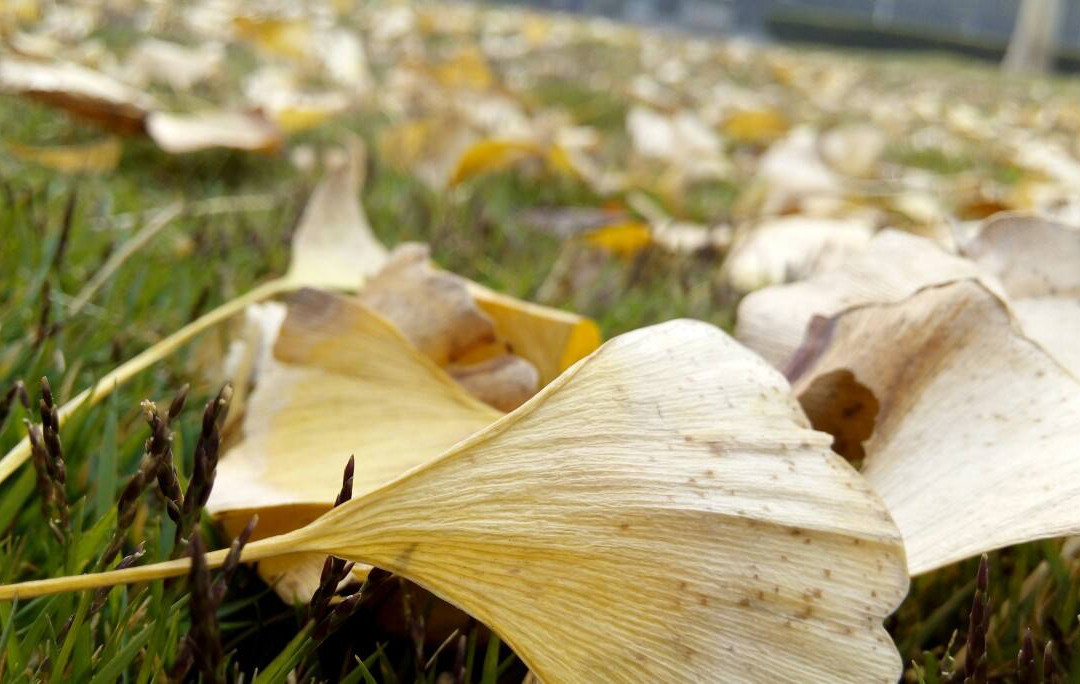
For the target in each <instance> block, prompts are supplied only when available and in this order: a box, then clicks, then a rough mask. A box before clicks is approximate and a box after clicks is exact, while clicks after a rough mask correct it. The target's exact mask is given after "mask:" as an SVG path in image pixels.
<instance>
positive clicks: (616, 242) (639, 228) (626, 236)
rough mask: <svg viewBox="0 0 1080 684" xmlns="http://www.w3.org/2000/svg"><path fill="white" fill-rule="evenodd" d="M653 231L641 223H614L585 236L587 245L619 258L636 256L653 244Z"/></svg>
mask: <svg viewBox="0 0 1080 684" xmlns="http://www.w3.org/2000/svg"><path fill="white" fill-rule="evenodd" d="M652 241H653V240H652V230H651V229H650V228H649V225H648V224H646V223H642V222H641V221H626V222H623V223H613V224H611V225H607V226H602V227H600V228H597V229H595V230H591V231H589V232H588V233H586V234H585V243H586V244H588V245H591V246H593V247H599V248H600V249H605V250H607V251H609V252H613V253H615V254H618V255H619V256H624V257H630V256H634V255H635V254H637V253H638V252H640V251H641V250H643V249H645V248H646V247H648V246H649V245H651V244H652Z"/></svg>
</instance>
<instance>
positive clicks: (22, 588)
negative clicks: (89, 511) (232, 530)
mask: <svg viewBox="0 0 1080 684" xmlns="http://www.w3.org/2000/svg"><path fill="white" fill-rule="evenodd" d="M301 540H302V536H300V535H297V534H296V533H289V534H281V535H277V536H275V537H268V538H266V539H260V540H259V541H256V542H251V543H250V544H248V545H246V546H245V547H244V549H243V551H242V552H241V554H240V562H241V563H251V562H254V561H258V560H263V559H265V558H273V557H275V556H281V555H284V554H288V553H296V552H297V551H298V550H300V551H302V550H303V549H302V548H298V544H297V542H299V541H301ZM228 555H229V549H218V550H217V551H211V552H209V553H207V554H206V564H207V566H208V567H209V568H211V569H213V568H219V567H221V565H222V564H223V563H224V562H225V559H226V557H228ZM190 567H191V559H190V558H177V559H176V560H170V561H163V562H161V563H151V564H150V565H142V566H135V567H132V568H124V569H123V570H109V571H107V572H91V573H86V574H83V575H69V576H67V577H50V578H49V579H42V580H30V581H28V582H18V583H15V584H5V585H2V586H0V601H10V600H12V599H15V598H18V599H19V600H22V599H27V598H33V597H36V596H48V595H50V594H62V593H65V592H70V591H82V590H84V589H97V588H99V587H111V586H115V585H118V584H134V583H136V582H149V581H150V580H156V579H164V578H166V577H179V576H180V575H184V574H187V572H188V570H189V569H190Z"/></svg>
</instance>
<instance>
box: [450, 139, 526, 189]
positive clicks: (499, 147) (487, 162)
mask: <svg viewBox="0 0 1080 684" xmlns="http://www.w3.org/2000/svg"><path fill="white" fill-rule="evenodd" d="M542 154H543V150H542V149H541V148H540V146H539V145H537V144H536V143H532V142H527V141H517V140H481V141H479V142H477V143H475V144H474V145H473V146H472V147H470V148H469V149H467V150H465V153H464V154H462V155H461V157H460V158H458V161H457V166H456V167H455V168H454V172H453V173H452V174H451V176H450V184H451V185H457V184H458V183H461V182H462V181H465V180H467V179H469V178H472V177H473V176H477V175H480V174H483V173H490V172H492V171H501V170H503V169H506V168H509V167H510V166H513V165H514V164H517V163H518V162H521V161H523V160H525V159H529V158H534V157H538V156H541V155H542Z"/></svg>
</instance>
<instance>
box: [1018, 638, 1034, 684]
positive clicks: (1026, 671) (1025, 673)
mask: <svg viewBox="0 0 1080 684" xmlns="http://www.w3.org/2000/svg"><path fill="white" fill-rule="evenodd" d="M1016 681H1017V683H1018V684H1039V671H1038V670H1037V669H1036V663H1035V638H1034V637H1033V636H1031V628H1030V627H1029V628H1028V629H1027V630H1025V631H1024V639H1023V641H1022V642H1021V644H1020V653H1018V654H1017V656H1016Z"/></svg>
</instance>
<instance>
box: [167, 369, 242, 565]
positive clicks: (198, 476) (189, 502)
mask: <svg viewBox="0 0 1080 684" xmlns="http://www.w3.org/2000/svg"><path fill="white" fill-rule="evenodd" d="M232 395H233V388H232V384H230V383H226V384H225V385H224V386H223V387H222V388H221V390H220V391H218V393H217V396H215V397H214V398H213V399H211V400H210V401H209V402H207V404H206V408H205V409H204V410H203V417H202V427H201V429H200V431H199V439H198V441H197V442H196V443H195V453H194V459H193V460H194V465H193V467H192V473H191V479H190V480H188V487H187V492H186V493H185V494H184V495H183V497H182V499H181V500H180V501H179V504H178V513H179V516H178V519H177V525H176V540H175V541H176V543H177V546H178V547H179V548H183V546H185V545H186V544H187V540H188V539H190V537H191V535H192V532H193V531H194V530H195V529H196V527H197V526H198V524H199V520H200V518H201V517H202V509H203V507H204V506H205V505H206V501H207V500H208V499H209V498H210V491H211V489H212V488H213V486H214V478H215V476H216V474H217V463H218V456H219V451H220V449H221V426H222V425H223V424H224V423H225V418H226V417H227V416H228V414H229V404H230V402H231V401H232ZM178 410H179V409H178ZM170 412H171V411H170ZM173 501H174V502H176V500H175V499H173Z"/></svg>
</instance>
